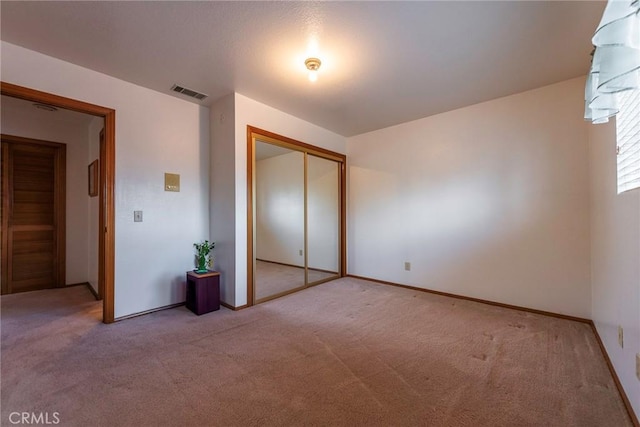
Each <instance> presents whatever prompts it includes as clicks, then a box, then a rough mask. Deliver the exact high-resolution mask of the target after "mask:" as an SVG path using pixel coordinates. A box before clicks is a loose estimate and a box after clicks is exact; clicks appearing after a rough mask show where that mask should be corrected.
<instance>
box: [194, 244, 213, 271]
mask: <svg viewBox="0 0 640 427" xmlns="http://www.w3.org/2000/svg"><path fill="white" fill-rule="evenodd" d="M215 245H216V242H211V243H209V241H208V240H205V241H204V242H202V243H194V244H193V247H194V248H196V273H206V272H207V271H208V270H207V268H208V267H213V258H211V255H210V254H211V251H212V250H213V248H214V247H215Z"/></svg>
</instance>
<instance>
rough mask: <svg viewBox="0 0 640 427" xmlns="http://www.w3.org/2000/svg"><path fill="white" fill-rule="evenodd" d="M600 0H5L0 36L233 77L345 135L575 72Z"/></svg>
mask: <svg viewBox="0 0 640 427" xmlns="http://www.w3.org/2000/svg"><path fill="white" fill-rule="evenodd" d="M604 6H605V3H604V2H586V1H569V2H559V1H550V2H545V1H534V2H528V1H499V2H485V1H474V2H7V1H3V2H1V6H0V7H1V31H0V36H1V38H2V40H4V41H7V42H9V43H13V44H17V45H19V46H23V47H26V48H28V49H32V50H36V51H39V52H42V53H45V54H47V55H50V56H54V57H57V58H61V59H63V60H66V61H69V62H72V63H75V64H78V65H81V66H83V67H87V68H90V69H93V70H97V71H100V72H102V73H105V74H109V75H112V76H115V77H118V78H120V79H123V80H126V81H129V82H132V83H135V84H138V85H140V86H144V87H148V88H151V89H154V90H157V91H160V92H165V93H170V88H171V86H172V85H173V84H174V83H179V84H181V85H184V86H186V87H188V88H191V89H195V90H197V91H200V92H204V93H206V94H208V95H209V96H210V97H209V98H208V99H207V100H205V101H204V102H203V103H204V104H205V105H207V104H210V103H211V102H213V101H215V100H216V99H218V98H220V97H222V96H224V95H226V94H228V93H230V92H232V91H236V92H239V93H241V94H243V95H246V96H248V97H250V98H253V99H255V100H257V101H260V102H263V103H266V104H268V105H271V106H273V107H275V108H278V109H280V110H283V111H285V112H287V113H290V114H293V115H295V116H297V117H300V118H302V119H305V120H307V121H309V122H312V123H315V124H317V125H319V126H322V127H324V128H327V129H329V130H332V131H334V132H336V133H339V134H342V135H345V136H351V135H356V134H359V133H363V132H368V131H372V130H375V129H379V128H383V127H387V126H390V125H394V124H398V123H402V122H406V121H409V120H413V119H418V118H421V117H426V116H429V115H433V114H437V113H440V112H444V111H448V110H452V109H455V108H459V107H463V106H466V105H471V104H475V103H478V102H482V101H486V100H489V99H494V98H497V97H501V96H506V95H510V94H513V93H517V92H521V91H524V90H528V89H533V88H536V87H540V86H544V85H547V84H551V83H555V82H558V81H562V80H565V79H568V78H572V77H577V76H580V75H585V74H586V73H587V71H588V68H589V59H590V57H589V52H590V51H591V43H590V39H591V36H592V33H593V31H594V29H595V27H596V25H597V24H598V21H599V19H600V16H601V15H602V11H603V10H604ZM313 46H315V47H313ZM311 54H317V55H318V56H319V57H320V58H321V59H322V61H323V65H322V67H321V70H320V74H319V79H318V81H317V82H316V83H315V84H312V83H310V82H309V81H308V80H307V78H306V70H305V68H304V63H303V62H304V59H305V57H306V56H307V55H311ZM176 96H179V97H183V95H176Z"/></svg>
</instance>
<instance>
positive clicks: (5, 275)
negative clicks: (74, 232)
mask: <svg viewBox="0 0 640 427" xmlns="http://www.w3.org/2000/svg"><path fill="white" fill-rule="evenodd" d="M0 139H1V140H2V143H3V150H2V229H3V230H4V231H5V232H6V231H7V230H8V229H9V215H8V214H9V206H10V205H13V202H12V201H11V200H10V199H12V195H11V193H10V191H9V176H12V175H11V174H10V170H11V167H10V165H9V163H8V160H9V153H8V151H9V148H8V147H9V144H14V145H31V146H40V147H50V148H53V149H55V150H56V151H55V156H54V164H55V169H54V170H55V177H54V184H53V185H54V202H53V206H54V207H53V210H54V217H53V224H54V230H55V233H54V234H55V256H54V264H55V268H54V277H55V287H56V288H61V287H64V286H65V277H66V274H65V270H66V258H67V256H66V239H67V231H66V230H67V223H66V211H67V210H66V193H67V181H66V177H67V171H66V162H67V146H66V144H61V143H59V142H51V141H43V140H40V139H33V138H23V137H21V136H14V135H6V134H1V135H0ZM4 143H7V145H6V147H7V149H6V150H5V148H4V146H5V145H4ZM61 206H62V209H60V207H61ZM8 241H9V236H8V235H5V234H3V236H2V254H3V257H2V293H3V294H4V293H7V291H8V290H9V289H8V283H9V277H10V274H11V266H10V265H9V263H8V261H9V254H10V253H12V252H13V251H12V249H11V248H10V247H9V245H8Z"/></svg>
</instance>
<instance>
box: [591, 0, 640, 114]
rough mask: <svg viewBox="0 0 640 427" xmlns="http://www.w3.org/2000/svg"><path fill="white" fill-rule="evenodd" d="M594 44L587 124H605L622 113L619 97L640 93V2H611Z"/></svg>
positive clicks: (616, 0) (612, 0) (625, 0)
mask: <svg viewBox="0 0 640 427" xmlns="http://www.w3.org/2000/svg"><path fill="white" fill-rule="evenodd" d="M592 43H593V45H594V46H595V52H594V55H593V61H592V64H591V70H590V72H589V76H588V77H587V85H586V88H585V120H589V121H591V122H593V123H606V122H607V121H609V117H612V116H614V115H616V114H617V113H618V111H619V106H618V97H617V96H616V95H615V94H616V93H619V92H623V91H626V90H640V0H609V2H608V3H607V7H606V9H605V11H604V14H603V16H602V20H601V21H600V25H598V28H597V30H596V32H595V34H594V36H593V39H592Z"/></svg>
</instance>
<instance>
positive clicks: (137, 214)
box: [133, 211, 142, 222]
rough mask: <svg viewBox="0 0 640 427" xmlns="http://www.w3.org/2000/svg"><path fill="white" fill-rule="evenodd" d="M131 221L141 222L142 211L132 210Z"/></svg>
mask: <svg viewBox="0 0 640 427" xmlns="http://www.w3.org/2000/svg"><path fill="white" fill-rule="evenodd" d="M133 222H142V211H133Z"/></svg>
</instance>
